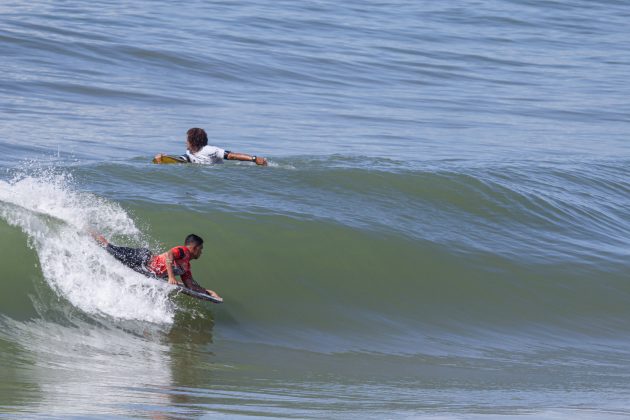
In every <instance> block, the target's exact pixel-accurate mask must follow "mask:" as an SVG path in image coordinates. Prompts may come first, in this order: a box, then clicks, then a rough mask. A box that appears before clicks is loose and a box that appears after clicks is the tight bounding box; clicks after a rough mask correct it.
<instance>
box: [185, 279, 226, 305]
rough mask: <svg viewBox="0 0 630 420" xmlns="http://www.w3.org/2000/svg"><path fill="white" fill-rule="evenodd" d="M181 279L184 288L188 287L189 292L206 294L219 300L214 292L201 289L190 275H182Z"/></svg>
mask: <svg viewBox="0 0 630 420" xmlns="http://www.w3.org/2000/svg"><path fill="white" fill-rule="evenodd" d="M181 279H182V281H183V282H184V284H185V285H186V287H188V288H189V289H191V290H194V291H195V292H199V293H207V294H209V295H210V296H212V297H215V298H219V299H220V298H221V296H219V295H218V294H217V292H215V291H214V290H210V289H204V288H203V287H201V286H200V285H199V283H197V282H196V281H195V279H193V278H192V275H186V274H184V275H183V276H181Z"/></svg>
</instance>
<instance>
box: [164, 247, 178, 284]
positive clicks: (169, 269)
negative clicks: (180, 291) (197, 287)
mask: <svg viewBox="0 0 630 420" xmlns="http://www.w3.org/2000/svg"><path fill="white" fill-rule="evenodd" d="M165 254H166V258H165V260H166V274H168V283H169V284H177V279H176V278H175V274H174V273H173V251H172V250H171V251H168V252H165Z"/></svg>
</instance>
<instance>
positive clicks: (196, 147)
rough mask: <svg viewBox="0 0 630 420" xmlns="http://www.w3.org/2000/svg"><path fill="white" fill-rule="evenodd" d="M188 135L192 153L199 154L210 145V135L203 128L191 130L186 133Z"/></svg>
mask: <svg viewBox="0 0 630 420" xmlns="http://www.w3.org/2000/svg"><path fill="white" fill-rule="evenodd" d="M186 135H187V136H188V147H190V151H191V152H192V153H197V152H198V151H200V150H201V149H203V147H204V146H207V145H208V135H207V134H206V132H205V131H204V129H203V128H191V129H190V130H188V131H187V132H186Z"/></svg>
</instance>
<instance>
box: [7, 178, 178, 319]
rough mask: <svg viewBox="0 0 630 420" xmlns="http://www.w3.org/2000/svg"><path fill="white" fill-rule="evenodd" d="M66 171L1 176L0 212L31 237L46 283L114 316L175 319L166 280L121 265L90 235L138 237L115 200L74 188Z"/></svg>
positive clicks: (94, 311)
mask: <svg viewBox="0 0 630 420" xmlns="http://www.w3.org/2000/svg"><path fill="white" fill-rule="evenodd" d="M69 185H70V179H69V177H68V176H67V175H63V174H61V175H59V174H50V173H44V174H41V175H39V176H25V177H22V178H21V179H16V180H13V181H11V182H4V181H0V217H2V219H4V220H5V221H6V222H8V223H9V224H11V225H13V226H17V227H19V228H20V229H22V231H23V232H24V233H25V234H26V235H27V236H28V240H29V245H30V246H31V247H32V248H33V249H34V250H35V251H36V253H37V255H38V258H39V261H40V265H41V270H42V274H43V276H44V279H45V280H46V282H47V283H48V284H49V285H50V286H51V288H53V289H54V290H55V291H56V292H57V293H58V294H59V295H60V296H62V297H63V298H65V299H67V300H68V301H70V302H71V303H72V304H73V305H74V306H75V307H78V308H80V309H81V310H82V311H84V312H86V313H88V314H92V315H101V316H107V317H111V318H113V319H115V320H138V321H148V322H155V323H172V321H173V317H174V313H175V309H176V307H175V305H174V304H173V303H172V302H171V301H170V300H169V299H168V288H167V287H166V286H165V285H162V284H160V283H157V282H155V281H152V280H149V279H147V278H145V277H144V276H142V275H140V274H138V273H136V272H134V271H133V270H131V269H129V268H127V267H125V266H123V265H121V264H120V263H118V262H117V261H116V260H115V259H114V258H113V257H111V256H110V255H109V254H107V253H106V252H105V251H104V250H103V249H102V248H100V247H99V246H98V245H97V244H96V243H95V242H94V241H93V240H92V238H90V237H89V236H88V235H87V234H85V233H84V228H85V227H86V226H94V227H96V228H97V229H99V230H101V231H103V232H106V233H107V234H109V235H111V234H124V235H132V236H139V233H140V232H139V230H138V229H137V228H136V226H135V225H134V223H133V220H132V219H131V218H130V217H129V216H128V215H127V214H126V212H125V211H124V210H123V209H122V208H121V207H120V206H118V205H117V204H113V203H110V202H107V201H106V200H104V199H102V198H99V197H96V196H94V195H92V194H87V193H81V192H77V191H74V190H72V189H71V188H70V187H69Z"/></svg>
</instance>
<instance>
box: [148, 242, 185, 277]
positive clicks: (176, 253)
mask: <svg viewBox="0 0 630 420" xmlns="http://www.w3.org/2000/svg"><path fill="white" fill-rule="evenodd" d="M171 252H172V253H173V274H174V275H176V276H181V278H182V281H187V280H188V279H191V278H192V273H191V272H190V251H189V250H188V248H186V247H185V246H176V247H175V248H172V249H171ZM167 254H168V253H166V252H165V253H163V254H160V255H156V256H154V257H153V258H151V261H150V262H149V265H148V269H149V270H151V272H152V273H153V274H155V275H156V276H158V277H166V276H168V273H167V272H166V256H167Z"/></svg>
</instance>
